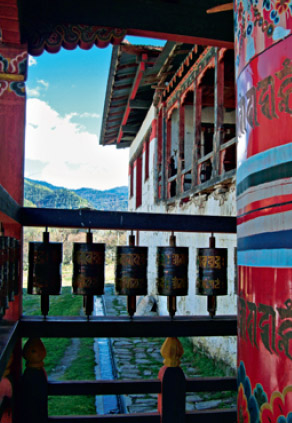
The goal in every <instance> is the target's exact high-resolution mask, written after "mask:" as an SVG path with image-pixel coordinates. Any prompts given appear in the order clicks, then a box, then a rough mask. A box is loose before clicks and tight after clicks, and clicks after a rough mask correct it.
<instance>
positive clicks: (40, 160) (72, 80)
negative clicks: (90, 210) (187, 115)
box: [25, 37, 163, 189]
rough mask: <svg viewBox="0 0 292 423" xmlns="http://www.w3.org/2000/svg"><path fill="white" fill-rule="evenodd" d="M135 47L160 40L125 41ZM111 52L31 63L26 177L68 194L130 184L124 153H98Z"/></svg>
mask: <svg viewBox="0 0 292 423" xmlns="http://www.w3.org/2000/svg"><path fill="white" fill-rule="evenodd" d="M128 40H129V41H130V42H131V43H133V44H140V43H143V44H151V45H153V44H155V45H162V44H163V41H161V40H157V41H156V40H147V39H146V38H144V39H142V38H137V37H128ZM111 53H112V47H111V46H109V47H107V48H105V49H100V48H97V47H95V46H94V47H93V48H92V49H91V50H89V51H84V50H81V49H80V48H77V49H76V50H73V51H67V50H65V49H61V51H60V52H59V53H57V54H49V53H47V52H44V53H43V54H42V55H41V56H39V57H30V60H29V69H28V80H27V114H26V161H25V176H26V177H29V178H31V179H37V180H45V181H47V182H50V183H52V184H55V185H58V186H65V187H68V188H80V187H91V188H96V189H109V188H112V187H114V186H121V185H127V184H128V154H129V151H128V149H116V148H115V147H102V146H100V145H99V134H100V127H101V121H102V114H103V104H104V97H105V90H106V83H107V77H108V72H109V66H110V59H111Z"/></svg>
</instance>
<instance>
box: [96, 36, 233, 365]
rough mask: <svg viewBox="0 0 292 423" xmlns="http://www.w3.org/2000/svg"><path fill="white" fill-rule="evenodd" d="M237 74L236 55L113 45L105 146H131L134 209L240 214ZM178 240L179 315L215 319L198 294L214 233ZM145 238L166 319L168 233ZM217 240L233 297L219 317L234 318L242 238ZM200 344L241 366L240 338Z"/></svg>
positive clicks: (221, 301)
mask: <svg viewBox="0 0 292 423" xmlns="http://www.w3.org/2000/svg"><path fill="white" fill-rule="evenodd" d="M160 50H161V51H160ZM154 53H155V54H154ZM143 55H144V58H143ZM155 55H156V58H155ZM137 69H138V72H137ZM133 75H138V77H136V79H135V81H134V76H133ZM234 78H235V77H234V53H233V50H231V49H226V48H220V49H219V48H215V47H201V46H198V45H189V44H184V43H174V42H167V43H166V44H165V46H164V47H163V48H160V49H158V48H154V47H151V46H134V45H131V44H125V43H122V44H121V45H120V46H115V47H114V48H113V54H112V62H111V68H110V73H109V79H108V86H107V93H106V99H105V106H104V116H103V126H102V131H101V137H100V143H101V144H102V145H105V146H106V145H113V144H115V145H116V146H117V148H125V147H129V150H130V154H129V210H130V211H138V212H150V213H151V212H153V213H155V212H156V213H167V214H172V213H175V214H180V215H182V216H181V218H182V220H183V215H184V214H192V215H198V216H207V215H210V216H212V215H214V216H235V215H236V201H235V184H236V179H235V178H236V134H235V120H236V117H235V86H234V81H235V79H234ZM132 81H134V82H135V84H134V83H133V82H132ZM127 84H128V85H127ZM122 97H123V98H122ZM175 235H176V244H177V245H178V246H186V247H189V251H190V253H189V291H188V292H189V295H187V296H181V297H179V299H178V304H177V307H178V313H179V314H182V315H186V314H195V315H206V314H208V312H207V305H206V302H207V299H206V297H205V296H202V295H197V294H196V291H197V289H196V284H197V279H198V267H197V261H198V248H203V247H208V246H209V237H210V235H211V234H210V233H209V234H208V233H196V234H189V233H188V234H186V233H184V232H178V233H177V234H175ZM136 239H137V242H138V243H139V245H141V246H144V245H145V246H148V247H149V257H148V294H149V295H154V296H156V301H157V304H158V310H159V313H160V314H167V304H166V297H163V296H158V295H157V265H156V248H157V247H158V246H167V245H168V243H169V235H168V234H167V233H163V232H148V231H140V232H138V233H137V234H136ZM215 239H216V247H219V248H220V247H221V248H224V247H225V248H228V258H227V263H228V288H227V295H224V296H220V297H218V301H217V302H218V310H217V312H218V314H220V315H224V314H227V315H228V314H235V313H236V304H237V303H236V301H237V300H236V285H237V278H236V273H237V272H236V259H237V256H236V252H237V249H236V246H237V243H236V236H235V235H232V234H215ZM194 342H196V343H197V344H199V345H200V346H201V347H203V348H204V349H206V350H207V351H208V353H209V354H211V355H212V356H213V357H217V358H218V357H219V358H221V359H222V360H224V361H226V362H227V363H228V364H229V365H230V363H232V366H233V367H234V368H235V366H236V340H235V338H228V339H226V338H225V339H223V338H222V337H221V338H220V337H218V338H214V337H213V338H206V337H204V338H194Z"/></svg>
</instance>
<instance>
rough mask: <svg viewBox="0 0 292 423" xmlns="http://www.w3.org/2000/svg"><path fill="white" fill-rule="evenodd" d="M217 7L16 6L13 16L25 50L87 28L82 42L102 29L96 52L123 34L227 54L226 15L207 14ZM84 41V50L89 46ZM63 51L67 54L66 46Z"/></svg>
mask: <svg viewBox="0 0 292 423" xmlns="http://www.w3.org/2000/svg"><path fill="white" fill-rule="evenodd" d="M1 1H2V2H3V1H4V0H1ZM13 2H14V0H9V1H8V2H4V3H6V4H7V3H13ZM223 3H225V2H224V0H204V1H201V0H107V1H106V2H101V1H92V0H82V1H80V0H42V1H39V0H18V11H19V20H20V29H21V36H22V42H27V43H28V45H29V47H31V46H33V45H34V44H35V43H36V41H39V40H44V39H45V40H50V41H49V44H50V42H51V41H52V42H53V43H54V42H55V40H54V39H55V38H60V37H62V36H66V33H68V34H69V35H70V37H71V38H72V39H74V38H76V35H78V34H76V32H77V33H78V30H81V29H82V28H81V27H84V26H89V29H88V31H87V35H86V37H85V38H90V37H92V31H93V32H94V31H97V32H98V28H97V27H103V29H102V30H101V31H100V32H99V34H98V38H100V39H101V46H103V45H105V44H106V43H107V42H111V41H109V39H110V38H111V36H113V39H116V40H117V39H118V38H119V36H122V34H124V33H127V34H128V35H142V36H147V37H155V38H161V39H166V40H169V41H176V42H179V41H180V42H185V43H190V44H200V45H217V46H220V47H227V48H232V45H233V38H234V36H233V14H232V10H228V11H225V12H223V13H220V16H218V14H216V13H215V14H207V10H208V9H211V8H214V7H216V6H220V5H222V4H223ZM0 13H1V12H0ZM76 27H77V30H76ZM104 27H105V28H106V29H104ZM113 28H115V29H113ZM118 29H119V30H120V32H119V31H118ZM111 31H114V33H112V32H111ZM117 31H118V32H117ZM82 41H84V40H82ZM87 41H88V40H87V39H85V46H86V48H88V44H90V43H91V42H92V41H90V43H87ZM116 42H118V41H116ZM66 44H67V42H65V43H64V47H65V48H66ZM91 45H92V44H91ZM97 45H98V43H97ZM68 46H69V48H72V43H71V42H69V44H68ZM75 46H76V44H75ZM81 47H82V42H81Z"/></svg>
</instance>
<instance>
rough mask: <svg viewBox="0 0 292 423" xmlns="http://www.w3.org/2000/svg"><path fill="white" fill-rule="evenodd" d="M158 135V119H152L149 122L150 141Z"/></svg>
mask: <svg viewBox="0 0 292 423" xmlns="http://www.w3.org/2000/svg"><path fill="white" fill-rule="evenodd" d="M157 135H158V119H153V121H152V124H151V134H150V142H151V141H152V140H153V139H154V138H157Z"/></svg>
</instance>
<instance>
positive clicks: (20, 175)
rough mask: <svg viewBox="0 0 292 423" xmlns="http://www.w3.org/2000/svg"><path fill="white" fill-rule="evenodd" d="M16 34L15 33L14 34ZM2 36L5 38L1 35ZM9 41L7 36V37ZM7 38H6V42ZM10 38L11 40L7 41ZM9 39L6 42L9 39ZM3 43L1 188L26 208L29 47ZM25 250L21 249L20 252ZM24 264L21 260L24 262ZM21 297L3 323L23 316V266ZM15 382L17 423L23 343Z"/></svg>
mask: <svg viewBox="0 0 292 423" xmlns="http://www.w3.org/2000/svg"><path fill="white" fill-rule="evenodd" d="M15 34H16V33H15ZM2 35H3V34H2ZM6 36H7V37H8V33H6ZM7 37H6V38H7ZM8 38H9V37H8ZM8 38H7V39H8ZM3 40H4V41H2V42H1V43H0V55H1V56H2V59H1V63H0V160H1V165H0V184H1V185H2V186H3V188H4V189H5V190H6V191H7V192H8V193H9V194H10V195H11V196H12V197H13V198H14V200H15V201H16V202H17V203H18V204H20V205H22V204H23V181H24V133H25V80H26V73H27V60H28V53H27V45H26V44H14V43H13V42H11V43H10V42H5V37H4V36H3ZM0 222H1V223H3V224H4V232H5V235H7V236H11V237H14V238H16V239H18V240H20V245H21V247H22V227H21V226H20V225H19V224H17V223H14V222H12V221H11V220H9V218H7V216H5V215H4V214H3V213H1V212H0ZM21 250H22V248H21ZM21 264H22V260H21ZM18 283H19V286H18V295H16V296H15V299H14V301H13V302H10V303H9V309H8V310H7V311H6V314H5V317H4V319H7V320H13V321H16V320H18V319H19V317H20V316H21V314H22V289H21V287H22V266H20V277H19V281H18ZM11 376H12V378H13V380H14V391H15V395H14V400H15V407H14V409H15V413H14V419H15V421H16V420H17V421H21V416H19V417H17V415H18V414H19V407H18V400H19V398H18V397H19V395H18V392H19V389H18V387H19V383H20V376H21V341H20V340H19V341H17V343H16V346H15V348H14V360H13V364H12V366H11Z"/></svg>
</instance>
